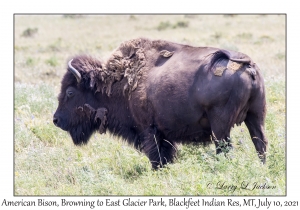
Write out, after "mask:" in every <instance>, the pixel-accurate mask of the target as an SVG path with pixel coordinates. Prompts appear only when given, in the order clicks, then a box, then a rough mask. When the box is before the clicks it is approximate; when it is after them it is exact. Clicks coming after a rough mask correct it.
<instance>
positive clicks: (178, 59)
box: [53, 39, 268, 169]
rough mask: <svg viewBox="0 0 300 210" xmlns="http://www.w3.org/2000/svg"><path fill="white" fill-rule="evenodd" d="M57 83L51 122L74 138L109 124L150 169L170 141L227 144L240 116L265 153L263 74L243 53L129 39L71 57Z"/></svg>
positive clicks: (169, 156) (168, 154)
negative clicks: (106, 50) (107, 50)
mask: <svg viewBox="0 0 300 210" xmlns="http://www.w3.org/2000/svg"><path fill="white" fill-rule="evenodd" d="M61 84H62V86H61V93H60V96H59V98H58V100H59V106H58V108H57V111H56V113H55V114H54V119H53V122H54V124H55V125H57V126H58V127H61V128H62V129H64V130H67V131H69V132H70V134H71V137H72V139H73V142H74V144H76V145H81V144H86V143H87V142H88V140H89V138H90V137H91V135H92V133H93V132H95V131H98V132H99V133H105V132H106V130H109V132H110V133H111V134H112V135H115V136H120V137H122V138H123V139H124V140H126V141H127V142H129V143H130V144H132V145H134V147H135V148H137V149H139V150H141V151H143V152H144V153H145V154H146V155H147V157H148V158H149V160H150V162H151V164H152V168H154V169H157V168H159V167H161V166H163V165H165V164H167V163H172V162H173V161H174V158H175V156H176V152H177V147H176V144H177V143H193V144H199V143H200V144H204V145H205V144H207V143H208V142H214V143H215V145H216V152H217V153H220V152H222V150H223V148H222V147H223V145H228V146H229V147H230V146H231V143H230V130H231V128H232V127H233V126H234V125H235V124H236V125H240V124H241V123H242V122H245V124H246V126H247V127H248V130H249V133H250V136H251V139H252V142H253V143H254V146H255V148H256V151H257V153H258V155H259V157H260V158H261V160H262V162H263V163H264V162H265V160H266V152H267V145H268V140H267V139H266V137H265V134H264V121H265V115H266V100H265V89H264V81H263V78H262V76H261V74H260V72H259V68H258V67H257V65H256V64H255V63H254V62H253V61H252V60H251V59H250V57H249V56H247V55H245V54H243V53H239V52H233V51H227V50H221V49H217V48H210V47H191V46H187V45H181V44H176V43H171V42H167V41H162V40H148V39H135V40H130V41H127V42H124V43H122V44H121V45H120V47H119V48H118V49H117V50H116V51H115V52H114V53H113V54H112V55H111V57H110V58H109V59H108V60H107V61H105V62H104V63H102V62H101V61H99V60H98V59H95V58H92V57H90V56H86V55H80V56H76V57H74V58H73V59H72V60H71V61H70V62H69V65H68V71H67V73H66V74H65V76H64V78H63V80H62V82H61ZM68 88H71V90H72V91H74V92H75V96H74V97H73V98H70V97H68V96H67V95H68V94H67V93H66V91H67V90H68ZM62 110H65V111H62ZM66 110H68V111H66ZM69 110H73V112H71V111H69ZM62 121H65V123H64V124H63V123H61V122H62ZM67 121H68V122H67ZM63 125H68V126H63Z"/></svg>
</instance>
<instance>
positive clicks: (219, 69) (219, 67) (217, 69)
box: [214, 66, 226, 77]
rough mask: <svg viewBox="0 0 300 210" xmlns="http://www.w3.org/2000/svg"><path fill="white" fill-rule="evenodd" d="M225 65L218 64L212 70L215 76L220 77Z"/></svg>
mask: <svg viewBox="0 0 300 210" xmlns="http://www.w3.org/2000/svg"><path fill="white" fill-rule="evenodd" d="M225 69H226V67H225V66H218V67H217V68H216V70H215V72H214V74H215V75H216V76H219V77H221V76H222V75H223V72H224V71H225Z"/></svg>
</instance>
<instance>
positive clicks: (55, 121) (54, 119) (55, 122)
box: [53, 117, 58, 126]
mask: <svg viewBox="0 0 300 210" xmlns="http://www.w3.org/2000/svg"><path fill="white" fill-rule="evenodd" d="M53 123H54V125H56V126H57V123H58V119H57V118H56V117H53Z"/></svg>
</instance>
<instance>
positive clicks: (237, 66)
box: [227, 60, 243, 71]
mask: <svg viewBox="0 0 300 210" xmlns="http://www.w3.org/2000/svg"><path fill="white" fill-rule="evenodd" d="M242 66H243V63H237V62H234V61H231V60H229V61H228V64H227V68H228V69H229V70H232V71H237V70H239V69H240V68H241V67H242Z"/></svg>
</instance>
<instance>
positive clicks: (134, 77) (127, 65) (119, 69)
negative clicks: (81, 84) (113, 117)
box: [106, 39, 146, 98]
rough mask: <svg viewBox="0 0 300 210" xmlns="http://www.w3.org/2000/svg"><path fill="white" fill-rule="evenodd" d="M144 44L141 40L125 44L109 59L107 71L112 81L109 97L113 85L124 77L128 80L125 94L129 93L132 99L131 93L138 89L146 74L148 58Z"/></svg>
mask: <svg viewBox="0 0 300 210" xmlns="http://www.w3.org/2000/svg"><path fill="white" fill-rule="evenodd" d="M142 44H143V43H142V40H141V39H134V40H130V41H127V42H124V43H122V44H121V46H120V47H119V48H118V49H117V50H116V51H115V52H114V53H113V54H112V56H111V57H110V58H109V59H108V61H107V63H106V69H107V70H108V71H109V72H110V76H111V80H112V82H111V83H109V89H108V90H107V91H106V92H107V94H108V95H110V94H111V85H112V83H113V82H114V81H119V80H120V79H121V78H122V76H124V77H125V78H127V84H126V85H125V86H124V89H123V93H124V94H125V93H128V95H129V98H130V95H131V92H132V91H134V90H135V89H136V87H137V85H138V81H139V79H140V78H141V77H142V75H143V72H145V65H146V57H145V52H144V48H143V46H142Z"/></svg>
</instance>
